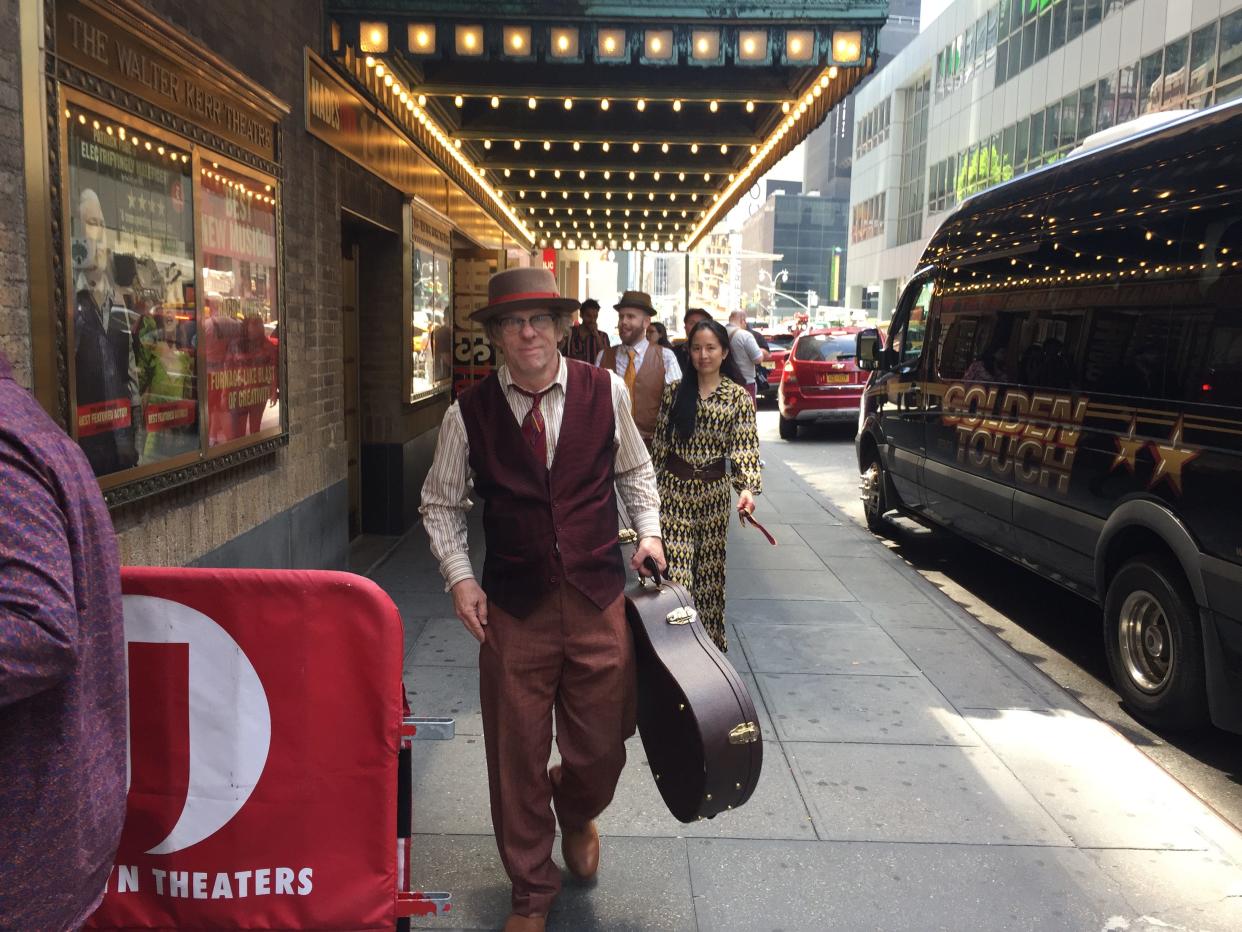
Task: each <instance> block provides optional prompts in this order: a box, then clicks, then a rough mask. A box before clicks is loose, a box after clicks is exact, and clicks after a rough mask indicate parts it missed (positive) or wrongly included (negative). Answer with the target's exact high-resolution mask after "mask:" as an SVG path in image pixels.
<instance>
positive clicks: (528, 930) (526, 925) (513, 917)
mask: <svg viewBox="0 0 1242 932" xmlns="http://www.w3.org/2000/svg"><path fill="white" fill-rule="evenodd" d="M547 921H548V920H547V917H546V916H519V915H518V914H517V913H510V914H509V918H508V919H506V920H505V932H543V927H544V925H545V924H546V923H547Z"/></svg>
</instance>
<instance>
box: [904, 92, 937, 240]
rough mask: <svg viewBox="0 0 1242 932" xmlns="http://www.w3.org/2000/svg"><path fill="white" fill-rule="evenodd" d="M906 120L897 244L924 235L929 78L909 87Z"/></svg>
mask: <svg viewBox="0 0 1242 932" xmlns="http://www.w3.org/2000/svg"><path fill="white" fill-rule="evenodd" d="M904 93H905V95H906V114H907V117H906V123H905V131H904V135H903V138H902V153H901V200H900V203H899V208H898V215H897V245H898V246H900V245H902V244H904V243H911V242H914V241H915V240H917V239H919V238H920V237H921V236H922V235H923V183H924V179H925V177H926V174H927V113H928V104H929V102H930V101H929V98H930V97H931V79H930V78H929V77H928V78H924V79H923V80H922V81H921V82H920V83H919V84H918V85H916V86H914V87H912V88H908V89H907V90H906V91H905V92H904Z"/></svg>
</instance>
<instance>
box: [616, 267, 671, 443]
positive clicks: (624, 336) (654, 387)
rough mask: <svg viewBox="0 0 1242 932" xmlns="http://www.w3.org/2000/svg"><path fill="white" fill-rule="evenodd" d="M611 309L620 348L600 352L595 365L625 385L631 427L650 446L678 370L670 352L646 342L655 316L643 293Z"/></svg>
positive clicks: (628, 296)
mask: <svg viewBox="0 0 1242 932" xmlns="http://www.w3.org/2000/svg"><path fill="white" fill-rule="evenodd" d="M614 307H615V308H616V310H617V333H618V334H619V335H620V337H621V344H620V345H619V346H610V347H608V349H606V350H603V351H602V352H601V353H600V354H599V357H598V358H597V359H596V360H595V362H596V364H597V365H599V366H602V367H603V368H605V369H607V370H609V371H610V372H615V373H616V374H617V375H619V376H620V377H621V379H622V381H623V382H625V387H626V388H628V389H629V391H630V399H631V403H632V409H631V410H632V412H633V415H634V423H635V424H637V425H638V432H639V433H640V434H642V437H643V441H644V442H645V443H646V444H647V445H648V446H650V445H651V438H652V437H653V436H654V435H655V424H656V416H657V415H658V414H659V413H660V397H661V396H662V395H663V394H664V386H665V385H668V384H670V383H671V382H676V381H678V380H679V379H681V367H680V366H679V365H678V364H677V357H676V356H675V355H674V353H673V351H672V350H671V349H668V348H666V347H663V346H660V345H659V344H658V343H652V342H650V341H649V340H648V339H647V325H648V324H649V323H650V322H651V318H653V317H655V313H656V312H655V308H654V307H652V306H651V296H650V295H648V294H647V293H646V292H643V291H627V292H625V293H624V294H623V295H621V300H620V301H618V302H617V303H616V304H615V305H614ZM649 350H650V352H648V351H649Z"/></svg>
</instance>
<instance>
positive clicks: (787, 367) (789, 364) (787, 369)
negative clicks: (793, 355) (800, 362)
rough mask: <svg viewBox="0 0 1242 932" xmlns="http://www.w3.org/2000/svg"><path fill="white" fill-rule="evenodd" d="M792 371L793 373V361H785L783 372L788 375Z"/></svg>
mask: <svg viewBox="0 0 1242 932" xmlns="http://www.w3.org/2000/svg"><path fill="white" fill-rule="evenodd" d="M792 373H793V363H792V362H787V363H785V374H786V375H790V374H792Z"/></svg>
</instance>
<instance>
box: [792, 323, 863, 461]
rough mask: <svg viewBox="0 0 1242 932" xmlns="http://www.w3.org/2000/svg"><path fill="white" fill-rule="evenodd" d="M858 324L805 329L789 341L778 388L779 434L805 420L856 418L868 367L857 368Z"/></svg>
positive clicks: (795, 427) (796, 428)
mask: <svg viewBox="0 0 1242 932" xmlns="http://www.w3.org/2000/svg"><path fill="white" fill-rule="evenodd" d="M858 330H859V328H858V327H836V328H824V329H817V330H808V331H806V332H805V333H803V334H801V335H800V336H799V337H798V339H797V340H795V341H794V345H793V348H792V349H791V350H790V352H789V359H788V360H787V361H786V362H785V369H784V372H783V377H782V379H781V383H780V391H779V392H778V393H777V404H778V406H779V408H780V432H781V439H782V440H793V439H795V438H796V437H797V436H798V425H799V424H804V423H807V422H810V421H855V422H856V421H857V420H858V409H859V407H860V405H861V404H862V394H863V388H864V387H865V386H866V383H867V375H868V373H866V372H863V371H862V370H861V369H859V368H858V365H857V360H856V359H855V356H854V352H855V349H854V334H856V333H858Z"/></svg>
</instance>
